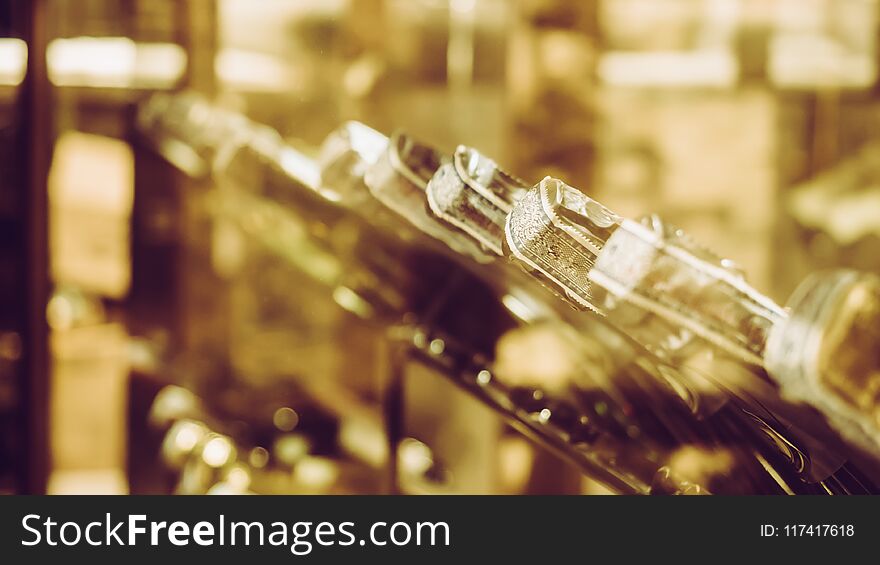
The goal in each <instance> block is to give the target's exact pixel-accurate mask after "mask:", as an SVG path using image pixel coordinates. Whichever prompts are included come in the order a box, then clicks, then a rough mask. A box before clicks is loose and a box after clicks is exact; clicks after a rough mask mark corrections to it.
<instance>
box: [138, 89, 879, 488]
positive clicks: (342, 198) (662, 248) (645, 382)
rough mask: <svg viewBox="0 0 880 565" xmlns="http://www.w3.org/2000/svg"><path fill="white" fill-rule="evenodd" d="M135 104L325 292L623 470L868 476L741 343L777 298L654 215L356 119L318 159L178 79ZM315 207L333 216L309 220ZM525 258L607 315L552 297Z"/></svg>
mask: <svg viewBox="0 0 880 565" xmlns="http://www.w3.org/2000/svg"><path fill="white" fill-rule="evenodd" d="M140 125H141V129H142V131H144V132H145V133H146V134H147V135H148V136H149V137H150V139H151V140H153V141H155V142H158V145H159V146H160V147H161V146H163V145H164V146H165V147H166V148H167V147H168V145H169V140H170V141H174V142H177V144H178V145H180V144H182V145H183V146H185V147H189V148H190V150H192V152H193V153H194V154H195V155H196V156H197V157H198V158H201V159H204V160H206V161H207V162H209V163H210V164H211V168H212V169H213V172H214V176H215V179H217V181H218V184H219V185H221V188H219V189H218V193H220V195H219V197H218V199H217V200H218V202H219V203H220V204H218V206H219V207H220V208H221V209H222V210H223V211H224V212H223V213H224V214H225V215H226V216H228V217H234V218H238V221H239V224H240V225H241V226H242V227H243V228H244V229H245V231H247V232H248V233H249V234H250V235H252V236H253V237H255V238H256V239H258V240H259V241H261V242H263V243H264V244H265V245H266V246H267V247H269V248H271V249H273V250H276V252H277V253H278V254H279V255H280V256H282V257H283V258H285V259H287V260H288V261H290V262H292V263H293V264H295V265H297V266H298V267H299V268H300V269H301V270H302V271H304V272H305V273H307V274H310V275H311V276H312V277H313V278H314V279H315V280H317V281H320V282H321V283H322V284H324V285H325V286H326V287H327V288H328V289H330V291H331V292H332V294H333V296H334V297H335V298H337V303H339V304H340V305H341V306H343V307H344V308H346V309H348V310H349V311H351V312H353V313H355V314H356V315H358V316H361V317H363V318H366V319H369V320H371V321H374V322H378V323H380V324H382V325H386V326H388V327H396V328H398V330H397V331H396V333H395V335H399V334H400V333H401V332H400V329H399V328H401V327H403V328H405V330H404V331H403V335H405V336H406V337H405V338H404V340H403V341H405V342H409V343H410V345H409V346H408V347H409V350H410V352H411V353H412V356H413V357H414V358H417V359H420V360H421V361H422V362H426V363H429V364H431V365H433V366H435V367H437V368H439V369H440V371H441V372H442V373H443V374H444V375H446V376H448V377H449V378H451V379H452V380H453V381H454V382H456V383H457V384H460V385H461V386H463V387H465V389H466V390H469V391H471V392H472V393H473V394H475V395H477V396H478V397H479V398H481V399H482V400H484V401H485V402H486V403H488V404H489V405H491V406H492V407H493V408H495V409H496V410H498V411H499V412H501V413H503V414H505V415H507V416H508V417H509V418H510V420H511V421H512V422H514V423H515V424H516V427H518V428H520V429H523V430H525V431H527V432H529V433H530V434H532V435H534V436H536V437H538V438H539V439H540V440H542V443H544V444H545V445H549V446H551V447H554V448H555V449H557V450H558V451H560V452H562V453H563V454H565V455H566V456H567V457H568V458H570V459H572V460H574V461H575V462H577V463H578V464H579V465H580V466H581V468H583V469H584V470H586V471H587V472H588V473H590V474H591V475H593V476H597V477H598V478H599V479H600V480H602V481H604V482H605V483H606V484H609V485H612V486H613V487H614V488H616V489H617V490H620V491H623V492H870V491H873V490H875V487H874V486H873V485H871V484H870V481H869V480H868V479H866V475H871V474H872V471H873V470H874V466H875V465H876V463H875V462H874V461H873V460H872V459H871V458H870V457H865V456H864V455H863V454H861V453H859V452H858V451H856V450H852V449H850V448H849V447H848V446H846V445H845V444H841V447H840V448H839V449H835V448H833V447H830V446H834V445H837V444H838V443H839V442H836V441H835V439H836V434H835V433H834V432H833V431H831V430H830V429H829V428H828V426H827V425H825V423H824V421H823V420H822V419H821V418H815V417H814V414H813V413H812V412H811V411H810V409H808V408H805V407H802V406H797V405H794V404H791V403H788V402H786V401H784V400H782V399H781V398H780V397H779V395H778V393H777V391H776V390H775V389H774V387H773V386H772V384H771V383H770V382H769V381H768V380H767V378H766V375H765V374H764V373H763V371H762V369H761V368H760V367H759V366H756V365H754V364H750V363H749V362H750V361H754V360H756V358H760V355H761V352H762V347H763V346H762V344H763V343H764V341H765V339H766V333H767V331H768V330H769V329H770V328H771V327H772V326H773V325H774V324H776V323H778V321H779V320H780V319H782V318H784V316H785V314H784V312H783V311H782V310H781V309H780V308H778V307H776V306H774V305H773V304H772V303H769V301H767V300H766V299H763V297H761V295H760V294H758V293H756V292H754V291H753V290H751V289H750V288H749V287H748V286H747V285H745V283H744V282H743V281H742V278H741V277H740V276H739V274H738V273H736V271H735V270H733V269H732V267H731V266H730V265H729V264H726V263H725V262H724V261H721V260H718V259H715V258H714V257H712V256H711V254H709V253H707V252H703V251H702V250H700V249H699V248H698V247H697V246H695V245H694V244H692V243H691V242H689V241H688V240H687V239H686V238H685V236H684V235H683V234H681V233H680V232H678V231H676V230H673V229H670V228H668V227H666V226H664V225H662V224H661V223H659V221H657V220H656V219H654V218H650V219H649V220H647V221H645V222H642V223H636V222H631V221H629V220H625V219H622V218H619V217H617V216H616V215H615V214H613V213H612V212H610V211H608V210H607V209H605V208H604V207H602V206H601V205H599V204H598V203H596V202H594V201H592V200H590V199H589V198H587V197H586V196H584V195H583V194H581V193H580V192H578V191H577V190H575V189H573V188H571V187H569V186H567V185H565V184H564V183H561V182H560V181H556V180H553V179H545V180H544V181H542V182H541V183H539V184H538V185H536V186H535V187H534V188H531V189H529V188H527V185H526V183H524V182H522V181H519V180H518V179H515V178H514V177H512V176H510V175H508V174H506V173H504V172H503V171H501V170H499V169H498V167H497V166H496V165H495V164H494V162H492V161H491V160H489V159H487V158H486V157H484V156H482V155H480V154H479V153H478V152H476V151H475V150H473V149H469V148H466V147H460V148H458V149H457V150H456V151H455V152H454V153H453V154H452V155H449V156H447V155H445V154H443V153H442V152H440V151H437V150H436V149H434V148H432V147H430V146H427V145H425V144H422V143H420V142H418V141H416V140H414V139H412V138H410V137H409V136H406V135H405V134H396V135H394V136H392V137H391V139H388V138H386V137H385V136H383V135H381V134H379V133H378V132H375V131H373V130H371V129H369V128H367V127H366V126H363V125H362V124H355V123H350V124H346V125H345V126H343V127H342V128H340V129H339V130H337V131H336V132H334V134H332V135H331V136H330V137H329V138H328V140H327V141H326V142H325V144H324V145H323V147H322V150H321V151H320V152H319V154H318V156H317V158H316V159H311V158H310V157H309V156H307V155H306V154H304V153H303V152H301V151H298V150H296V149H294V148H293V147H292V146H290V145H289V144H287V143H286V142H285V141H284V140H283V139H281V137H280V136H279V135H278V134H277V133H276V132H274V131H273V130H271V129H269V128H265V127H262V126H258V125H256V124H253V123H252V122H249V121H247V120H246V119H244V118H243V117H242V116H240V115H237V114H231V113H227V112H223V111H221V110H219V109H217V108H216V107H213V106H211V105H210V104H208V103H207V102H206V101H204V100H201V99H198V98H194V97H192V96H180V97H175V98H167V97H158V98H154V99H153V100H152V101H151V102H150V103H149V104H148V105H146V106H145V107H144V109H143V111H142V113H141V124H140ZM171 145H172V146H175V147H176V145H175V144H174V143H172V144H171ZM179 151H180V150H179V149H178V150H177V152H179ZM255 173H256V174H255ZM316 216H320V217H321V218H322V220H323V221H324V223H325V224H326V225H328V226H330V228H329V229H328V230H322V233H314V231H310V230H309V229H308V226H309V224H310V219H313V218H314V217H316ZM343 225H346V226H354V227H353V228H351V229H352V230H353V233H355V234H356V235H355V236H354V237H353V238H351V239H349V241H348V243H347V244H346V245H344V246H340V245H338V240H337V239H334V238H333V237H331V236H330V234H338V232H340V231H344V230H343V229H342V227H341V226H343ZM503 255H507V256H508V257H510V258H511V259H513V261H512V262H510V261H503V260H500V259H501V256H503ZM517 262H518V263H520V264H521V266H524V267H526V271H529V272H531V273H532V274H534V275H537V277H530V276H527V275H525V274H524V272H523V270H521V269H518V268H514V267H513V266H512V265H511V263H517ZM603 277H604V278H603ZM535 278H537V279H539V280H541V281H542V282H544V283H545V284H547V285H548V286H549V287H550V288H551V289H552V290H555V291H556V293H557V294H559V295H561V296H563V297H565V298H566V299H567V300H568V302H570V303H572V304H573V305H575V306H577V307H578V308H580V309H582V310H583V309H591V310H598V311H601V312H602V313H604V314H606V315H607V318H606V319H602V318H600V317H598V316H592V315H585V314H582V313H580V312H577V311H575V310H572V309H569V308H566V307H561V304H562V303H561V301H558V300H556V299H554V298H553V297H552V296H550V295H547V294H546V293H543V292H542V291H541V289H540V288H539V287H538V285H535V284H534V281H535ZM609 322H610V324H609ZM535 336H540V337H539V338H538V339H539V340H547V341H548V342H549V343H553V344H555V347H553V348H552V349H551V351H552V352H554V353H550V354H548V353H547V352H546V351H540V352H539V353H535V352H533V353H532V357H533V358H532V359H531V364H532V366H533V370H531V371H523V370H522V368H523V367H524V366H525V367H528V366H529V361H530V360H529V348H528V346H527V345H521V346H519V347H509V346H508V347H506V348H505V347H503V346H502V344H504V343H508V344H509V343H511V342H512V343H517V342H518V341H519V340H524V341H523V343H524V344H528V343H529V341H530V340H532V339H535ZM731 353H732V354H733V355H731ZM534 357H538V358H539V359H540V361H538V360H537V359H535V358H534ZM694 469H699V470H700V471H699V472H695V471H694Z"/></svg>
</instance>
